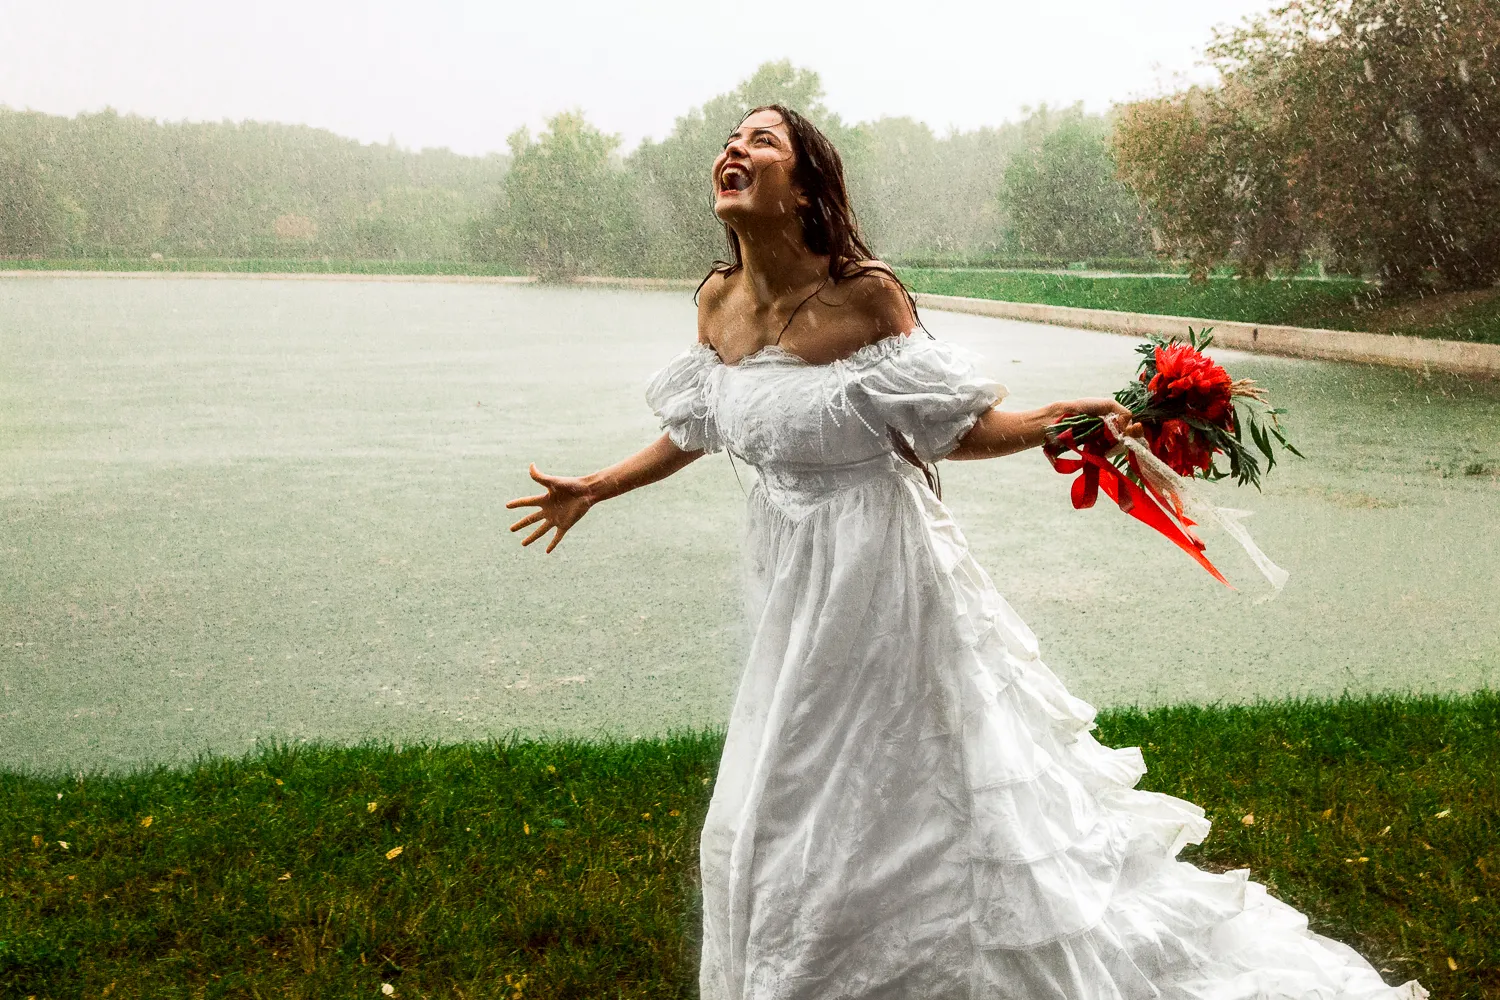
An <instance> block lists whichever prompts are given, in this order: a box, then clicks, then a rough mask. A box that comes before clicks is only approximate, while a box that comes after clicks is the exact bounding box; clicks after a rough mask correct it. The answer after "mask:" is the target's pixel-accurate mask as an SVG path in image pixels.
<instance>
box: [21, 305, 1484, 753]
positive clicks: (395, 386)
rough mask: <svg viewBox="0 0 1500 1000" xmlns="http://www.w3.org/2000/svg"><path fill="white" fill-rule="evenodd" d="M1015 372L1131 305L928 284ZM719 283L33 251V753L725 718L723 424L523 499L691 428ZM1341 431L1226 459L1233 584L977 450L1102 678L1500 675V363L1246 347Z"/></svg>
mask: <svg viewBox="0 0 1500 1000" xmlns="http://www.w3.org/2000/svg"><path fill="white" fill-rule="evenodd" d="M925 318H926V321H927V325H928V327H929V328H930V329H931V330H932V331H933V333H935V334H936V335H938V336H940V337H944V338H949V339H952V340H954V341H956V342H959V343H961V344H964V345H966V346H969V347H972V348H974V349H975V350H977V351H979V352H980V353H982V354H983V355H985V356H986V357H987V358H988V360H989V364H990V366H991V368H992V370H993V371H994V372H995V373H996V374H997V375H998V376H999V377H1000V378H1001V379H1002V381H1005V382H1006V383H1007V384H1008V385H1009V386H1010V387H1011V389H1012V391H1013V393H1014V395H1013V396H1012V397H1011V399H1010V400H1008V401H1007V403H1006V404H1005V405H1007V406H1012V405H1014V406H1022V407H1026V406H1033V405H1038V404H1040V403H1043V402H1046V401H1048V400H1051V399H1055V398H1064V397H1073V396H1078V395H1083V394H1103V393H1106V392H1108V391H1110V390H1112V389H1114V388H1116V387H1117V386H1118V385H1119V384H1121V383H1122V382H1123V380H1124V379H1125V378H1127V377H1128V376H1129V374H1130V373H1131V371H1132V370H1133V367H1134V355H1133V354H1132V347H1133V343H1132V342H1131V341H1130V340H1128V339H1126V338H1122V337H1115V336H1111V335H1108V334H1099V333H1091V332H1085V331H1074V330H1067V329H1062V328H1058V327H1049V326H1038V325H1031V324H1024V323H1017V322H1012V321H1006V320H995V319H988V318H983V317H974V316H960V315H953V314H944V313H937V312H929V313H926V314H925ZM693 331H694V321H693V306H692V303H691V301H690V299H689V296H688V294H687V293H681V292H674V293H662V292H630V291H610V290H601V289H587V290H574V289H553V288H539V287H516V286H500V285H472V284H463V285H460V284H454V285H445V284H412V283H401V282H390V283H357V284H356V283H336V282H329V283H320V282H303V281H289V282H277V281H239V280H223V281H176V280H159V281H117V280H110V279H57V278H45V277H39V278H24V279H11V280H6V281H3V282H0V351H3V357H4V359H5V361H4V364H3V367H0V554H3V556H4V559H3V561H0V598H3V602H0V643H3V645H0V765H8V766H23V767H27V768H36V769H44V770H56V769H63V768H67V769H74V768H80V767H83V768H88V767H118V766H124V765H130V764H136V763H142V762H152V761H168V760H180V759H183V758H185V757H190V756H192V755H193V754H196V753H199V752H202V751H216V752H229V753H238V752H241V751H244V750H247V749H250V748H252V747H253V746H254V745H255V744H256V742H257V741H259V740H266V739H284V740H286V739H292V740H294V739H314V738H322V739H333V740H340V741H358V740H363V739H379V740H402V741H412V740H439V739H440V740H458V739H472V738H483V737H488V736H503V735H505V734H507V733H510V732H513V731H520V732H524V733H531V734H544V733H560V732H567V733H575V734H585V735H598V734H603V733H611V734H622V735H629V734H643V733H659V732H663V731H666V730H668V729H671V728H674V727H680V726H695V727H696V726H704V725H722V724H723V722H724V720H725V719H726V717H727V714H728V710H729V705H730V702H731V700H732V697H733V691H734V685H735V682H736V680H737V677H738V672H739V666H740V659H741V657H742V655H743V653H744V650H745V644H746V632H745V626H744V623H743V621H742V618H741V614H740V606H739V589H738V580H739V576H738V572H739V571H738V545H739V535H740V526H741V524H742V510H743V503H744V501H743V496H742V492H741V490H742V487H743V488H748V487H749V485H750V483H751V481H752V480H751V477H752V476H753V472H752V471H751V470H749V469H747V468H746V467H744V466H743V465H741V466H740V467H739V470H738V472H739V476H740V479H741V480H742V482H741V481H737V480H736V476H735V471H734V470H733V469H731V467H730V465H729V462H728V460H727V458H726V457H725V456H724V455H715V456H709V457H707V458H705V459H703V460H700V461H699V462H697V463H695V464H693V465H692V466H690V467H689V468H688V469H687V470H685V471H684V472H682V473H680V474H679V475H677V476H675V477H673V478H672V479H670V480H668V481H666V482H664V483H660V484H657V485H654V486H651V487H648V488H646V489H644V490H641V491H638V492H636V493H633V494H631V495H628V496H626V497H623V498H620V499H618V500H615V501H612V502H611V503H609V504H606V505H603V506H601V507H599V508H597V509H596V510H595V511H593V512H592V513H591V514H590V515H589V516H588V517H587V518H586V519H585V520H584V521H583V522H582V523H580V524H579V526H578V527H576V528H575V529H574V530H573V531H572V532H571V533H570V534H569V536H568V538H567V540H566V541H565V542H564V543H563V544H562V545H561V546H560V547H559V548H558V550H557V551H556V552H554V553H553V554H552V555H550V556H544V555H543V554H542V552H541V549H540V547H538V546H534V547H532V548H531V549H526V550H522V549H521V548H520V547H519V545H518V544H517V536H514V535H511V534H510V533H509V532H508V531H507V530H506V527H507V526H508V525H509V523H510V522H511V521H512V520H514V518H515V514H514V512H511V511H507V510H505V509H504V507H503V504H504V502H505V501H506V500H507V499H509V498H511V497H513V496H517V495H519V494H522V493H529V492H534V490H533V488H532V485H531V483H530V480H529V479H527V478H526V474H525V469H526V464H527V463H528V462H529V461H536V462H537V463H538V465H539V466H540V467H541V468H543V469H544V470H547V471H551V472H557V473H564V474H570V473H583V472H587V471H591V470H592V469H595V468H597V467H599V466H601V465H604V464H608V463H609V462H611V461H614V460H615V459H618V458H620V457H622V456H624V455H626V454H629V453H630V452H631V451H633V450H635V449H636V448H638V447H640V446H642V445H643V444H645V443H647V442H649V441H650V440H651V439H652V438H653V437H654V436H655V434H656V433H657V429H656V426H655V422H654V419H653V417H652V415H651V414H650V412H649V411H648V410H647V409H646V406H645V404H644V401H643V398H642V388H643V386H644V383H645V381H646V379H647V377H648V376H649V375H650V374H651V373H652V372H653V371H654V370H655V369H657V368H658V367H659V366H660V365H661V364H663V363H664V362H665V361H666V360H667V359H668V358H669V357H670V356H671V355H672V354H673V353H675V352H676V351H678V350H680V349H681V348H683V347H685V346H687V345H688V344H689V343H691V341H692V340H693V338H694V332H693ZM1223 358H1224V359H1225V360H1226V363H1229V364H1230V365H1231V370H1232V371H1233V372H1234V373H1235V374H1236V375H1246V376H1252V377H1255V378H1257V379H1260V380H1261V381H1262V382H1264V383H1265V384H1266V385H1267V386H1268V387H1269V388H1270V389H1271V390H1272V392H1273V393H1274V394H1275V397H1276V399H1277V400H1278V402H1280V403H1282V404H1283V405H1286V406H1288V407H1290V408H1291V409H1292V410H1293V417H1292V423H1291V430H1292V432H1293V433H1294V434H1295V438H1296V440H1297V441H1298V443H1299V444H1300V445H1301V446H1302V448H1303V450H1304V451H1305V452H1306V453H1307V454H1308V456H1309V460H1308V461H1306V462H1294V463H1293V464H1290V465H1288V466H1286V467H1284V468H1283V467H1279V468H1278V469H1277V470H1276V471H1275V473H1273V474H1272V475H1271V476H1270V477H1269V479H1268V480H1267V483H1266V491H1265V493H1264V494H1263V495H1262V494H1256V493H1255V492H1254V491H1244V490H1240V491H1234V490H1232V489H1230V490H1222V489H1221V490H1220V493H1221V495H1222V496H1223V497H1224V499H1228V500H1229V501H1230V502H1232V503H1233V504H1234V505H1236V506H1242V507H1249V508H1252V509H1254V510H1255V511H1256V514H1255V517H1254V518H1252V519H1251V521H1250V522H1249V524H1250V526H1251V528H1252V530H1253V531H1254V532H1255V535H1256V538H1257V539H1258V540H1259V541H1260V543H1261V544H1262V546H1263V547H1264V548H1265V549H1266V551H1267V552H1268V553H1270V554H1271V555H1272V556H1273V558H1275V559H1276V560H1277V561H1279V562H1280V563H1281V564H1282V565H1283V566H1285V567H1286V568H1287V569H1288V570H1290V571H1291V581H1290V582H1289V583H1288V585H1287V588H1286V590H1285V592H1284V593H1283V594H1282V596H1281V597H1280V598H1278V599H1277V600H1275V601H1272V602H1269V603H1255V601H1254V598H1255V597H1256V596H1257V595H1258V593H1259V591H1258V590H1257V587H1256V583H1257V578H1256V577H1255V575H1254V571H1253V569H1252V568H1251V567H1250V566H1249V564H1248V561H1247V560H1245V559H1244V558H1243V556H1236V554H1235V552H1234V551H1233V550H1232V549H1231V548H1227V547H1226V543H1225V540H1224V539H1222V538H1213V537H1210V538H1209V539H1208V540H1209V545H1210V552H1211V554H1212V555H1213V556H1214V557H1215V558H1217V559H1219V560H1220V561H1221V565H1223V566H1224V567H1225V569H1226V571H1227V572H1229V573H1230V574H1231V575H1232V577H1233V578H1234V579H1235V580H1236V581H1237V582H1239V583H1241V584H1242V585H1243V586H1244V588H1245V589H1244V592H1242V593H1233V592H1230V591H1227V590H1225V589H1224V588H1222V587H1221V586H1219V585H1218V584H1216V583H1215V582H1214V581H1213V580H1211V579H1210V578H1209V577H1208V576H1207V575H1206V574H1204V573H1203V571H1202V570H1201V569H1199V568H1198V567H1196V566H1195V565H1194V564H1193V563H1191V562H1190V561H1189V560H1188V559H1187V558H1186V557H1184V556H1183V555H1182V554H1181V553H1180V552H1178V551H1177V550H1175V549H1174V548H1173V547H1172V546H1171V545H1169V544H1168V543H1166V542H1165V541H1164V540H1163V539H1161V538H1160V537H1158V536H1156V535H1154V534H1152V533H1150V532H1149V531H1148V530H1147V529H1145V528H1144V527H1143V526H1141V525H1140V524H1138V523H1136V522H1134V521H1132V520H1131V519H1129V518H1127V517H1126V516H1124V515H1123V514H1121V513H1119V512H1118V511H1116V510H1112V509H1105V508H1104V507H1100V508H1098V509H1095V510H1092V511H1082V512H1079V511H1074V510H1072V509H1071V507H1069V505H1068V502H1067V482H1066V480H1064V479H1063V478H1062V477H1061V476H1058V475H1057V474H1055V473H1054V472H1052V471H1051V469H1050V468H1049V467H1048V466H1047V464H1046V462H1045V460H1044V459H1043V458H1042V457H1041V455H1040V454H1038V453H1031V454H1027V455H1023V456H1017V457H1013V458H1010V459H1003V460H998V461H990V462H977V463H975V462H964V463H943V465H942V472H943V482H944V489H945V498H946V500H947V501H948V503H949V505H950V506H951V507H952V508H953V510H954V511H955V514H956V516H957V518H958V520H959V523H960V524H961V525H962V526H963V527H964V529H965V531H966V532H967V534H968V536H969V539H970V542H971V544H972V545H973V547H974V549H975V551H976V554H977V556H978V558H979V560H980V562H981V563H982V564H983V565H984V566H985V567H986V568H987V569H988V570H989V572H990V574H991V575H992V577H993V578H994V580H995V582H996V584H997V585H998V586H999V588H1000V590H1001V591H1002V592H1003V593H1004V594H1006V596H1007V597H1008V599H1009V600H1010V601H1011V603H1012V604H1014V605H1015V606H1016V608H1017V609H1018V610H1019V611H1020V613H1021V614H1022V616H1023V617H1025V618H1026V620H1027V621H1028V622H1029V623H1030V624H1031V625H1032V627H1033V628H1034V629H1035V631H1036V632H1037V634H1038V635H1039V637H1040V638H1041V642H1042V649H1043V656H1044V658H1045V659H1046V660H1047V662H1048V663H1049V665H1051V666H1052V667H1053V669H1055V670H1056V671H1057V672H1058V673H1059V674H1060V675H1061V676H1062V677H1063V679H1064V680H1065V681H1066V682H1067V683H1068V684H1069V686H1070V688H1071V689H1072V690H1073V691H1074V693H1075V694H1078V695H1079V696H1080V697H1083V698H1085V699H1088V700H1089V701H1092V702H1094V703H1095V704H1098V705H1118V704H1122V703H1139V704H1143V705H1153V704H1161V703H1167V702H1176V701H1183V700H1191V701H1198V702H1207V701H1215V700H1222V701H1243V700H1251V699H1254V698H1256V697H1262V696H1264V697H1285V696H1296V695H1327V694H1337V693H1339V692H1341V691H1345V690H1349V691H1354V692H1365V691H1375V690H1418V691H1466V690H1471V689H1474V688H1476V687H1481V686H1491V687H1492V686H1495V684H1496V681H1497V679H1500V625H1497V624H1496V619H1495V614H1494V610H1493V608H1494V606H1493V595H1494V594H1495V593H1496V592H1500V531H1497V524H1500V478H1497V476H1500V472H1497V470H1500V388H1497V386H1496V385H1495V384H1493V383H1482V382H1473V381H1466V380H1463V379H1458V378H1449V377H1445V376H1425V375H1422V374H1420V373H1409V372H1402V371H1396V370H1390V369H1381V368H1370V367H1359V366H1350V365H1339V364H1331V363H1318V362H1307V361H1291V360H1283V359H1275V358H1263V357H1252V356H1247V355H1238V354H1234V353H1231V352H1225V353H1224V354H1223Z"/></svg>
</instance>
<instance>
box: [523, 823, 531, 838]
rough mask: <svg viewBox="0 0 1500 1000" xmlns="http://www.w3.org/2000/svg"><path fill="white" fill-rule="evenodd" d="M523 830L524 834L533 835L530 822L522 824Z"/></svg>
mask: <svg viewBox="0 0 1500 1000" xmlns="http://www.w3.org/2000/svg"><path fill="white" fill-rule="evenodd" d="M521 832H522V833H524V834H526V836H528V837H529V836H531V824H530V823H522V824H521Z"/></svg>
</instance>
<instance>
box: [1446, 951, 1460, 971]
mask: <svg viewBox="0 0 1500 1000" xmlns="http://www.w3.org/2000/svg"><path fill="white" fill-rule="evenodd" d="M1448 970H1449V971H1450V972H1457V971H1458V963H1457V962H1455V961H1453V956H1452V955H1449V956H1448Z"/></svg>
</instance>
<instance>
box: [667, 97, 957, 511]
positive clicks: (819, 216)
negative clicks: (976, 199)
mask: <svg viewBox="0 0 1500 1000" xmlns="http://www.w3.org/2000/svg"><path fill="white" fill-rule="evenodd" d="M758 111H774V112H776V113H777V114H779V115H780V116H781V120H782V121H783V122H785V123H786V127H787V131H788V132H789V133H790V134H791V137H792V153H793V156H794V159H793V163H792V184H793V185H795V186H796V188H797V190H798V191H800V192H802V194H803V195H804V196H805V197H806V198H807V204H806V205H804V206H801V207H799V208H798V209H797V218H798V219H799V221H801V223H802V242H803V243H804V244H805V245H806V246H807V249H808V250H810V251H811V252H813V253H815V254H818V255H819V256H822V255H825V254H826V255H827V256H828V279H827V281H826V282H825V284H832V285H837V284H838V283H839V282H840V281H849V280H851V279H853V278H859V277H863V276H864V275H867V274H878V275H881V276H882V277H884V278H886V279H888V280H890V281H894V282H895V283H896V284H897V286H898V287H900V289H901V291H902V293H903V294H904V295H905V296H906V301H907V302H908V303H909V304H910V306H911V314H912V316H913V317H915V318H916V320H917V325H918V326H920V327H922V332H923V333H926V334H927V336H929V337H931V336H932V333H931V332H930V331H929V330H928V329H927V327H926V326H923V324H922V319H921V317H920V316H918V315H917V300H916V299H915V298H914V297H913V296H912V294H911V289H909V288H907V287H906V283H905V282H903V281H902V280H901V279H900V278H898V277H896V274H895V272H894V271H892V270H891V269H890V268H888V267H886V266H884V265H875V264H871V263H869V262H870V261H872V260H874V259H875V254H874V252H872V251H871V250H870V248H869V246H868V245H866V243H865V240H864V236H863V235H862V234H861V233H860V231H859V221H858V220H857V219H856V218H855V215H854V208H853V206H851V205H850V204H849V187H848V185H847V184H846V183H845V182H844V160H843V158H842V157H841V156H839V151H838V150H837V149H836V148H834V145H833V143H832V142H830V141H829V139H828V137H827V136H826V135H824V134H823V132H822V130H821V129H819V128H818V127H817V126H816V125H814V124H813V123H812V122H810V121H808V120H807V118H806V117H804V116H803V115H801V114H798V113H797V112H796V111H793V110H792V109H791V108H789V107H787V106H785V105H783V104H762V105H761V106H760V107H757V108H751V109H750V110H749V111H747V112H745V114H744V116H743V117H742V118H741V119H740V121H741V122H743V121H744V120H745V119H746V118H749V117H750V116H751V115H753V114H755V113H756V112H758ZM724 237H725V239H726V241H727V242H728V244H729V259H728V260H716V261H714V262H713V266H712V267H710V268H709V271H708V273H707V274H705V275H704V276H703V280H702V281H700V282H699V283H698V291H702V289H703V286H704V285H705V284H707V282H708V279H709V278H712V277H713V276H714V275H715V274H719V275H723V276H725V277H728V276H729V275H731V274H733V273H734V272H735V271H738V270H739V269H740V268H742V267H744V266H745V264H744V258H743V257H742V256H741V253H740V238H739V234H737V233H736V232H735V231H734V230H733V229H731V228H730V227H729V225H728V224H727V223H726V224H725V226H724ZM822 289H823V285H819V286H818V288H817V290H815V291H814V292H813V294H812V295H809V296H808V297H807V299H804V300H803V301H802V302H801V303H800V304H798V306H797V308H796V309H794V310H792V316H791V317H790V318H788V319H787V326H791V321H792V319H793V318H795V317H796V315H797V312H798V311H799V310H800V309H801V308H802V306H804V305H806V304H807V301H808V300H809V299H811V298H813V297H814V296H816V295H817V294H818V292H820V291H822ZM697 299H698V293H697V292H694V293H693V301H695V302H696V301H697ZM782 332H783V333H785V332H786V328H785V327H783V328H782ZM778 339H779V338H778ZM886 432H887V433H888V434H889V435H890V438H891V445H892V446H893V447H894V448H895V450H896V454H898V455H900V456H901V457H902V458H903V459H905V460H906V461H908V462H910V463H911V464H912V465H914V466H916V467H917V468H919V469H921V470H922V476H923V478H925V479H926V480H927V487H928V489H930V490H932V492H933V493H934V494H935V495H936V496H937V497H938V498H939V499H941V498H942V495H943V484H942V480H941V479H940V478H939V477H938V473H937V469H936V468H935V467H934V466H932V465H929V464H928V463H926V462H924V461H922V460H921V459H920V458H918V457H917V453H916V452H915V451H914V450H913V449H912V446H911V442H909V441H907V440H906V438H905V437H903V436H902V435H901V433H900V432H899V431H897V430H896V429H895V428H894V427H889V426H887V427H886Z"/></svg>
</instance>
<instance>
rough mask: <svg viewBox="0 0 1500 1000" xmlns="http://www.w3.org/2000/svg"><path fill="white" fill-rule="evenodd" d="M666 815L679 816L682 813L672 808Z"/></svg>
mask: <svg viewBox="0 0 1500 1000" xmlns="http://www.w3.org/2000/svg"><path fill="white" fill-rule="evenodd" d="M667 815H668V816H681V815H682V813H680V812H678V811H677V810H676V809H673V810H672V811H671V812H669V813H667Z"/></svg>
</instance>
